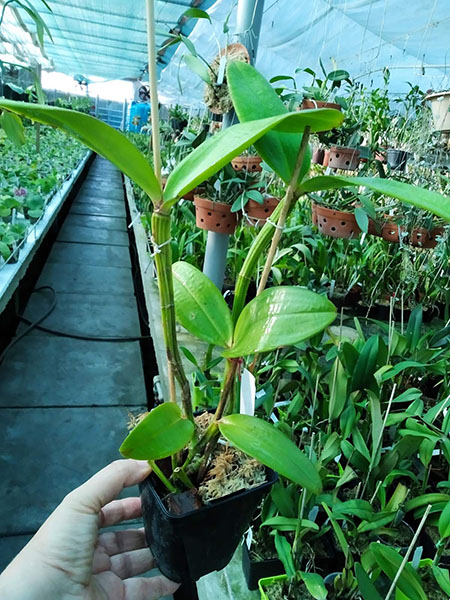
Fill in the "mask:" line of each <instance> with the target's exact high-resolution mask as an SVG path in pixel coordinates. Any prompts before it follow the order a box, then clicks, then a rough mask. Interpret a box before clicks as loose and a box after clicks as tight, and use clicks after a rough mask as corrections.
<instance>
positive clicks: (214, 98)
mask: <svg viewBox="0 0 450 600" xmlns="http://www.w3.org/2000/svg"><path fill="white" fill-rule="evenodd" d="M224 55H226V57H227V61H228V62H229V61H232V60H240V61H242V62H246V63H248V64H250V55H249V53H248V50H247V48H246V47H245V46H244V45H243V44H229V45H228V46H227V47H226V48H224V49H223V50H222V51H221V52H220V53H219V54H218V55H217V56H216V57H215V58H214V60H213V61H212V63H211V70H212V73H211V79H212V83H211V84H209V83H207V84H206V87H205V94H204V100H205V104H206V106H207V107H208V108H209V110H210V111H211V112H212V113H214V114H215V115H224V114H225V113H227V112H229V111H230V110H231V109H232V108H233V102H232V100H231V97H230V93H229V91H228V85H227V82H226V79H225V78H224V80H223V83H221V84H220V85H217V77H218V75H219V70H220V63H221V59H222V56H224Z"/></svg>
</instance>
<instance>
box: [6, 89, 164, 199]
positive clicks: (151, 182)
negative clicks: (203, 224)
mask: <svg viewBox="0 0 450 600" xmlns="http://www.w3.org/2000/svg"><path fill="white" fill-rule="evenodd" d="M0 108H3V109H5V110H9V111H11V112H12V113H15V114H17V115H21V116H22V117H27V118H28V119H32V120H33V121H37V122H38V123H43V124H44V125H50V126H51V127H57V128H58V129H62V130H63V131H65V132H66V133H68V134H69V135H71V136H73V137H75V138H76V139H77V140H79V141H80V142H83V144H86V146H87V147H88V148H90V149H91V150H93V151H94V152H97V154H101V155H102V156H104V157H105V158H107V159H108V160H110V161H111V162H112V163H113V164H115V165H116V167H117V168H118V169H120V170H121V171H122V173H125V175H128V177H129V178H130V179H132V180H133V181H134V182H135V183H137V184H138V185H139V186H140V187H141V188H142V189H143V190H144V191H145V192H146V193H147V194H148V195H149V196H150V198H151V199H152V200H153V202H159V201H160V200H161V189H160V186H159V183H158V181H157V179H156V177H155V174H154V173H153V170H152V168H151V166H150V165H149V164H148V161H147V159H146V158H145V157H144V155H143V154H141V153H140V152H139V150H138V149H137V148H136V146H135V145H134V144H133V143H131V142H130V141H129V140H128V139H127V138H126V137H125V136H124V135H123V133H120V132H119V131H117V130H116V129H113V128H112V127H110V126H109V125H107V124H106V123H103V122H102V121H99V120H98V119H95V118H94V117H91V116H90V115H86V114H84V113H81V112H77V111H75V110H67V109H66V108H57V107H55V106H46V105H41V104H30V103H29V102H14V101H13V100H5V99H3V98H2V99H0Z"/></svg>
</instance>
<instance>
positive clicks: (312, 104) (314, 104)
mask: <svg viewBox="0 0 450 600" xmlns="http://www.w3.org/2000/svg"><path fill="white" fill-rule="evenodd" d="M313 108H334V109H335V110H341V111H342V106H340V105H339V104H335V103H334V102H323V101H322V100H310V99H309V98H305V99H304V100H303V102H302V104H301V106H300V110H311V109H313Z"/></svg>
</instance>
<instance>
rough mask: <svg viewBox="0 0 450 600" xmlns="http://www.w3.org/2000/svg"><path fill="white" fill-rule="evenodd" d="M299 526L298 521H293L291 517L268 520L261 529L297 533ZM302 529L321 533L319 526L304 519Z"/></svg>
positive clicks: (262, 524)
mask: <svg viewBox="0 0 450 600" xmlns="http://www.w3.org/2000/svg"><path fill="white" fill-rule="evenodd" d="M297 525H298V519H292V518H289V517H272V518H271V519H267V520H266V521H264V523H261V527H272V529H276V530H277V531H296V530H297ZM301 527H302V529H312V530H313V531H319V526H318V525H317V524H316V523H314V522H313V521H309V520H308V519H302V522H301Z"/></svg>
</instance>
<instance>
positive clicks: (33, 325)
mask: <svg viewBox="0 0 450 600" xmlns="http://www.w3.org/2000/svg"><path fill="white" fill-rule="evenodd" d="M44 290H47V291H49V292H50V293H51V294H52V300H51V304H50V306H49V308H48V309H47V310H46V311H45V313H44V314H43V315H42V316H41V317H39V318H38V319H37V320H36V321H30V320H29V319H26V318H25V317H24V316H23V315H17V318H18V319H19V320H20V321H21V322H22V323H25V324H26V325H27V327H26V328H25V329H24V330H23V331H22V332H21V333H19V335H17V336H16V337H15V338H14V339H13V340H12V341H11V342H10V343H9V344H8V345H7V346H6V348H5V349H4V350H3V352H2V353H1V354H0V364H1V363H2V361H3V359H4V358H5V356H6V354H7V353H8V352H9V351H10V350H11V348H13V346H15V345H16V344H17V342H19V341H20V340H21V339H22V338H24V337H25V336H26V335H28V333H30V331H31V330H33V329H38V330H39V331H44V332H45V333H49V334H51V335H55V336H57V337H63V338H70V339H74V340H83V341H87V342H140V341H143V340H149V339H151V336H150V335H140V336H125V337H118V336H112V337H101V336H91V335H87V334H78V333H70V332H66V331H59V330H57V329H50V328H49V327H43V326H42V325H41V323H42V322H43V321H45V319H47V317H49V316H50V315H51V313H52V312H53V311H54V310H55V308H56V304H57V301H56V292H55V290H54V289H53V288H52V287H51V286H49V285H43V286H41V287H38V288H36V289H34V290H33V291H32V294H34V293H36V292H42V291H44Z"/></svg>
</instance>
